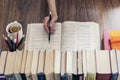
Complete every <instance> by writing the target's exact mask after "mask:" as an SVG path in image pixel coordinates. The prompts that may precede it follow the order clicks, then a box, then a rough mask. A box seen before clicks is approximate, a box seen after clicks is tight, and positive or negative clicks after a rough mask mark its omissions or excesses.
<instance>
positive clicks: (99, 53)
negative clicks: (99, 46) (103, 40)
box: [96, 50, 111, 80]
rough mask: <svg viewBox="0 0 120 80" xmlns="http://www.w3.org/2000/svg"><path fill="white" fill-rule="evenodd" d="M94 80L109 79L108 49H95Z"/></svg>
mask: <svg viewBox="0 0 120 80" xmlns="http://www.w3.org/2000/svg"><path fill="white" fill-rule="evenodd" d="M96 69H97V74H96V80H110V77H111V69H110V55H109V50H96Z"/></svg>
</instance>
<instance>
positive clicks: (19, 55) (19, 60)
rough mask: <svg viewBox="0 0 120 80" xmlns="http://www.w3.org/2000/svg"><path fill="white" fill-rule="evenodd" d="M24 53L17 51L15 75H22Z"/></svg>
mask: <svg viewBox="0 0 120 80" xmlns="http://www.w3.org/2000/svg"><path fill="white" fill-rule="evenodd" d="M22 57H23V51H16V57H15V65H14V73H20V71H21V64H22Z"/></svg>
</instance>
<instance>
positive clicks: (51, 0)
mask: <svg viewBox="0 0 120 80" xmlns="http://www.w3.org/2000/svg"><path fill="white" fill-rule="evenodd" d="M47 1H48V6H49V11H51V13H52V15H53V16H56V17H58V16H57V11H56V3H55V0H47Z"/></svg>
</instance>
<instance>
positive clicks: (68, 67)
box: [66, 51, 73, 80]
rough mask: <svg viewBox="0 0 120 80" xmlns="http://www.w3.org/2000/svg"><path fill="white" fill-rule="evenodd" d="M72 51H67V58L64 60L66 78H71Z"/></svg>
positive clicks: (69, 79)
mask: <svg viewBox="0 0 120 80" xmlns="http://www.w3.org/2000/svg"><path fill="white" fill-rule="evenodd" d="M72 61H73V53H72V51H67V60H66V73H67V75H68V80H72V73H73V65H72V64H73V63H72Z"/></svg>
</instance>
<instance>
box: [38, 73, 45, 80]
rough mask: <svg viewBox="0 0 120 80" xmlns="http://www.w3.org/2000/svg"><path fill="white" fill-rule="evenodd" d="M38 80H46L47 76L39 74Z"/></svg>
mask: <svg viewBox="0 0 120 80" xmlns="http://www.w3.org/2000/svg"><path fill="white" fill-rule="evenodd" d="M37 78H38V80H46V76H45V73H42V72H41V73H38V74H37Z"/></svg>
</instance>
